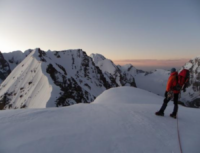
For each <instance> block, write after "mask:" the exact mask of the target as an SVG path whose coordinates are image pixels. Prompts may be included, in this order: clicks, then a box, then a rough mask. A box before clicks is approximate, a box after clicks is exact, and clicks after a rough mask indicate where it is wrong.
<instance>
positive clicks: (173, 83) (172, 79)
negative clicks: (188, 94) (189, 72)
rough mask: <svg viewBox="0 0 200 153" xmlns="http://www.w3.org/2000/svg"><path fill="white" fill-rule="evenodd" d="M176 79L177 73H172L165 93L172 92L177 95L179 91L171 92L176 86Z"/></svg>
mask: <svg viewBox="0 0 200 153" xmlns="http://www.w3.org/2000/svg"><path fill="white" fill-rule="evenodd" d="M177 77H178V73H177V72H173V73H171V74H170V77H169V79H168V81H167V87H166V91H167V92H168V91H171V90H172V91H173V93H179V92H180V91H177V90H173V87H175V86H176V84H177Z"/></svg>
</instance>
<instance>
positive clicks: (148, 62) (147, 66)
mask: <svg viewBox="0 0 200 153" xmlns="http://www.w3.org/2000/svg"><path fill="white" fill-rule="evenodd" d="M189 60H190V59H166V60H158V59H127V60H114V63H115V64H118V65H125V64H132V65H133V66H135V67H136V68H141V69H144V70H154V69H156V68H162V69H170V68H171V67H175V68H180V67H182V66H184V65H185V63H186V62H188V61H189Z"/></svg>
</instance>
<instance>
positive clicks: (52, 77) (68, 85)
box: [0, 48, 136, 109]
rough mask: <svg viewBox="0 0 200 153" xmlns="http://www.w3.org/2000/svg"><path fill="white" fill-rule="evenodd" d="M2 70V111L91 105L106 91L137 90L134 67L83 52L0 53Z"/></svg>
mask: <svg viewBox="0 0 200 153" xmlns="http://www.w3.org/2000/svg"><path fill="white" fill-rule="evenodd" d="M97 59H98V60H97ZM0 67H1V70H0V79H1V80H0V81H1V85H0V107H1V109H19V108H45V107H56V106H57V107H58V106H68V105H72V104H75V103H90V102H93V101H94V99H95V98H96V97H97V96H98V95H99V94H101V93H102V92H103V91H105V90H106V89H109V88H112V87H117V86H133V87H136V83H135V79H134V75H135V74H136V69H135V68H134V67H133V66H132V65H126V66H124V67H122V66H116V65H115V64H113V62H112V61H111V60H108V59H106V58H105V57H103V56H102V55H99V54H92V55H91V57H90V56H88V55H87V54H86V53H85V52H84V51H82V50H81V49H77V50H65V51H47V52H45V51H42V50H41V49H39V48H38V49H35V50H27V51H25V52H24V53H23V52H20V51H16V52H11V53H3V54H2V53H0Z"/></svg>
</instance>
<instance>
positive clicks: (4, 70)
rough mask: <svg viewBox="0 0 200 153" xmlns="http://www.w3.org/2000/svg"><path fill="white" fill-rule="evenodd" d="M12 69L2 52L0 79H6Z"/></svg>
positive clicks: (0, 57)
mask: <svg viewBox="0 0 200 153" xmlns="http://www.w3.org/2000/svg"><path fill="white" fill-rule="evenodd" d="M10 72H11V70H10V67H9V64H8V62H7V61H6V60H5V59H4V57H3V55H2V53H1V52H0V79H1V80H5V79H6V77H7V76H8V75H9V74H10Z"/></svg>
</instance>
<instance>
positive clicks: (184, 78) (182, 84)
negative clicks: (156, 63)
mask: <svg viewBox="0 0 200 153" xmlns="http://www.w3.org/2000/svg"><path fill="white" fill-rule="evenodd" d="M176 79H177V84H176V86H175V87H174V90H178V91H180V90H181V89H185V88H187V87H188V82H189V79H190V72H189V70H186V69H183V70H182V71H181V72H180V73H179V74H178V76H177V77H176Z"/></svg>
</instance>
